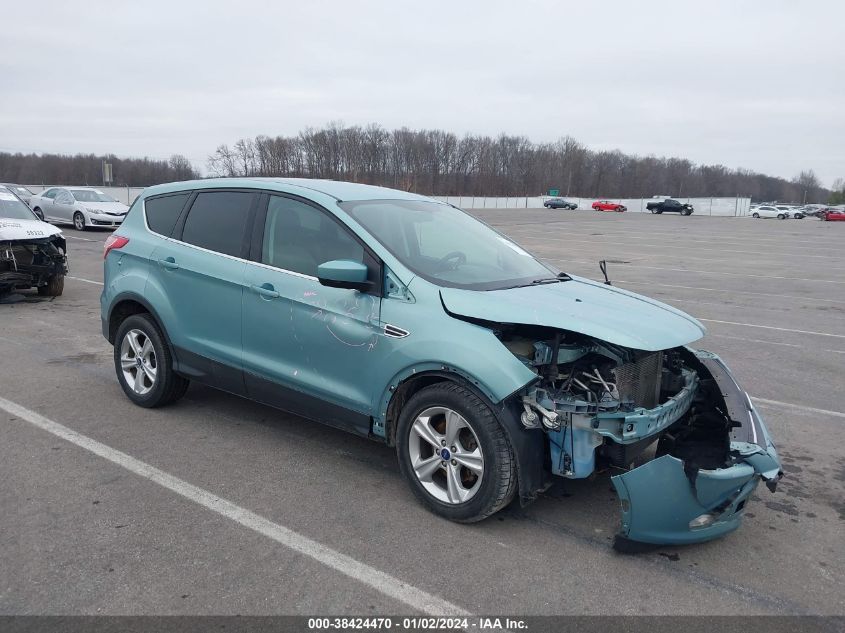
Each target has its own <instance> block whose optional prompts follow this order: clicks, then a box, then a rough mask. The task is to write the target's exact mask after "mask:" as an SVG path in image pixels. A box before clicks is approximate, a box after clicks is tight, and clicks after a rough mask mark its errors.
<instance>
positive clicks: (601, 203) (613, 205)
mask: <svg viewBox="0 0 845 633" xmlns="http://www.w3.org/2000/svg"><path fill="white" fill-rule="evenodd" d="M593 209H595V210H596V211H618V212H619V213H622V212H623V211H627V210H628V208H627V207H625V206H623V205H621V204H619V203H618V202H611V201H610V200H596V201H595V202H594V203H593Z"/></svg>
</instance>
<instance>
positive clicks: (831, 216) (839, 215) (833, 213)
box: [819, 207, 845, 222]
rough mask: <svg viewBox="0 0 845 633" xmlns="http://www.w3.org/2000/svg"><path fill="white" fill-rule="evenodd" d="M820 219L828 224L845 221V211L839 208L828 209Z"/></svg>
mask: <svg viewBox="0 0 845 633" xmlns="http://www.w3.org/2000/svg"><path fill="white" fill-rule="evenodd" d="M819 217H820V218H821V219H822V220H824V221H826V222H841V221H845V209H842V208H839V207H828V208H827V209H825V210H824V211H823V212H822V214H821V215H820V216H819Z"/></svg>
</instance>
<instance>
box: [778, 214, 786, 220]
mask: <svg viewBox="0 0 845 633" xmlns="http://www.w3.org/2000/svg"><path fill="white" fill-rule="evenodd" d="M785 219H786V216H785V215H784V214H783V213H778V220H785Z"/></svg>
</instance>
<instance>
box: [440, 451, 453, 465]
mask: <svg viewBox="0 0 845 633" xmlns="http://www.w3.org/2000/svg"><path fill="white" fill-rule="evenodd" d="M451 456H452V455H451V454H450V453H449V449H448V448H444V449H443V450H441V451H440V459H442V460H443V461H444V462H446V461H449V458H450V457H451Z"/></svg>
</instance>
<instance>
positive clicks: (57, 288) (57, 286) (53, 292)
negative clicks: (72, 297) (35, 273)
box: [38, 275, 65, 297]
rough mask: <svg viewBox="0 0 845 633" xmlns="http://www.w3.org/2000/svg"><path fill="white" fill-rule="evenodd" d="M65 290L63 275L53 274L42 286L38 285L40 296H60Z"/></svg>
mask: <svg viewBox="0 0 845 633" xmlns="http://www.w3.org/2000/svg"><path fill="white" fill-rule="evenodd" d="M64 290H65V276H64V275H53V276H52V277H50V279H48V280H47V283H46V284H44V285H43V286H38V294H39V295H41V296H42V297H60V296H61V295H62V293H63V292H64Z"/></svg>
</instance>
